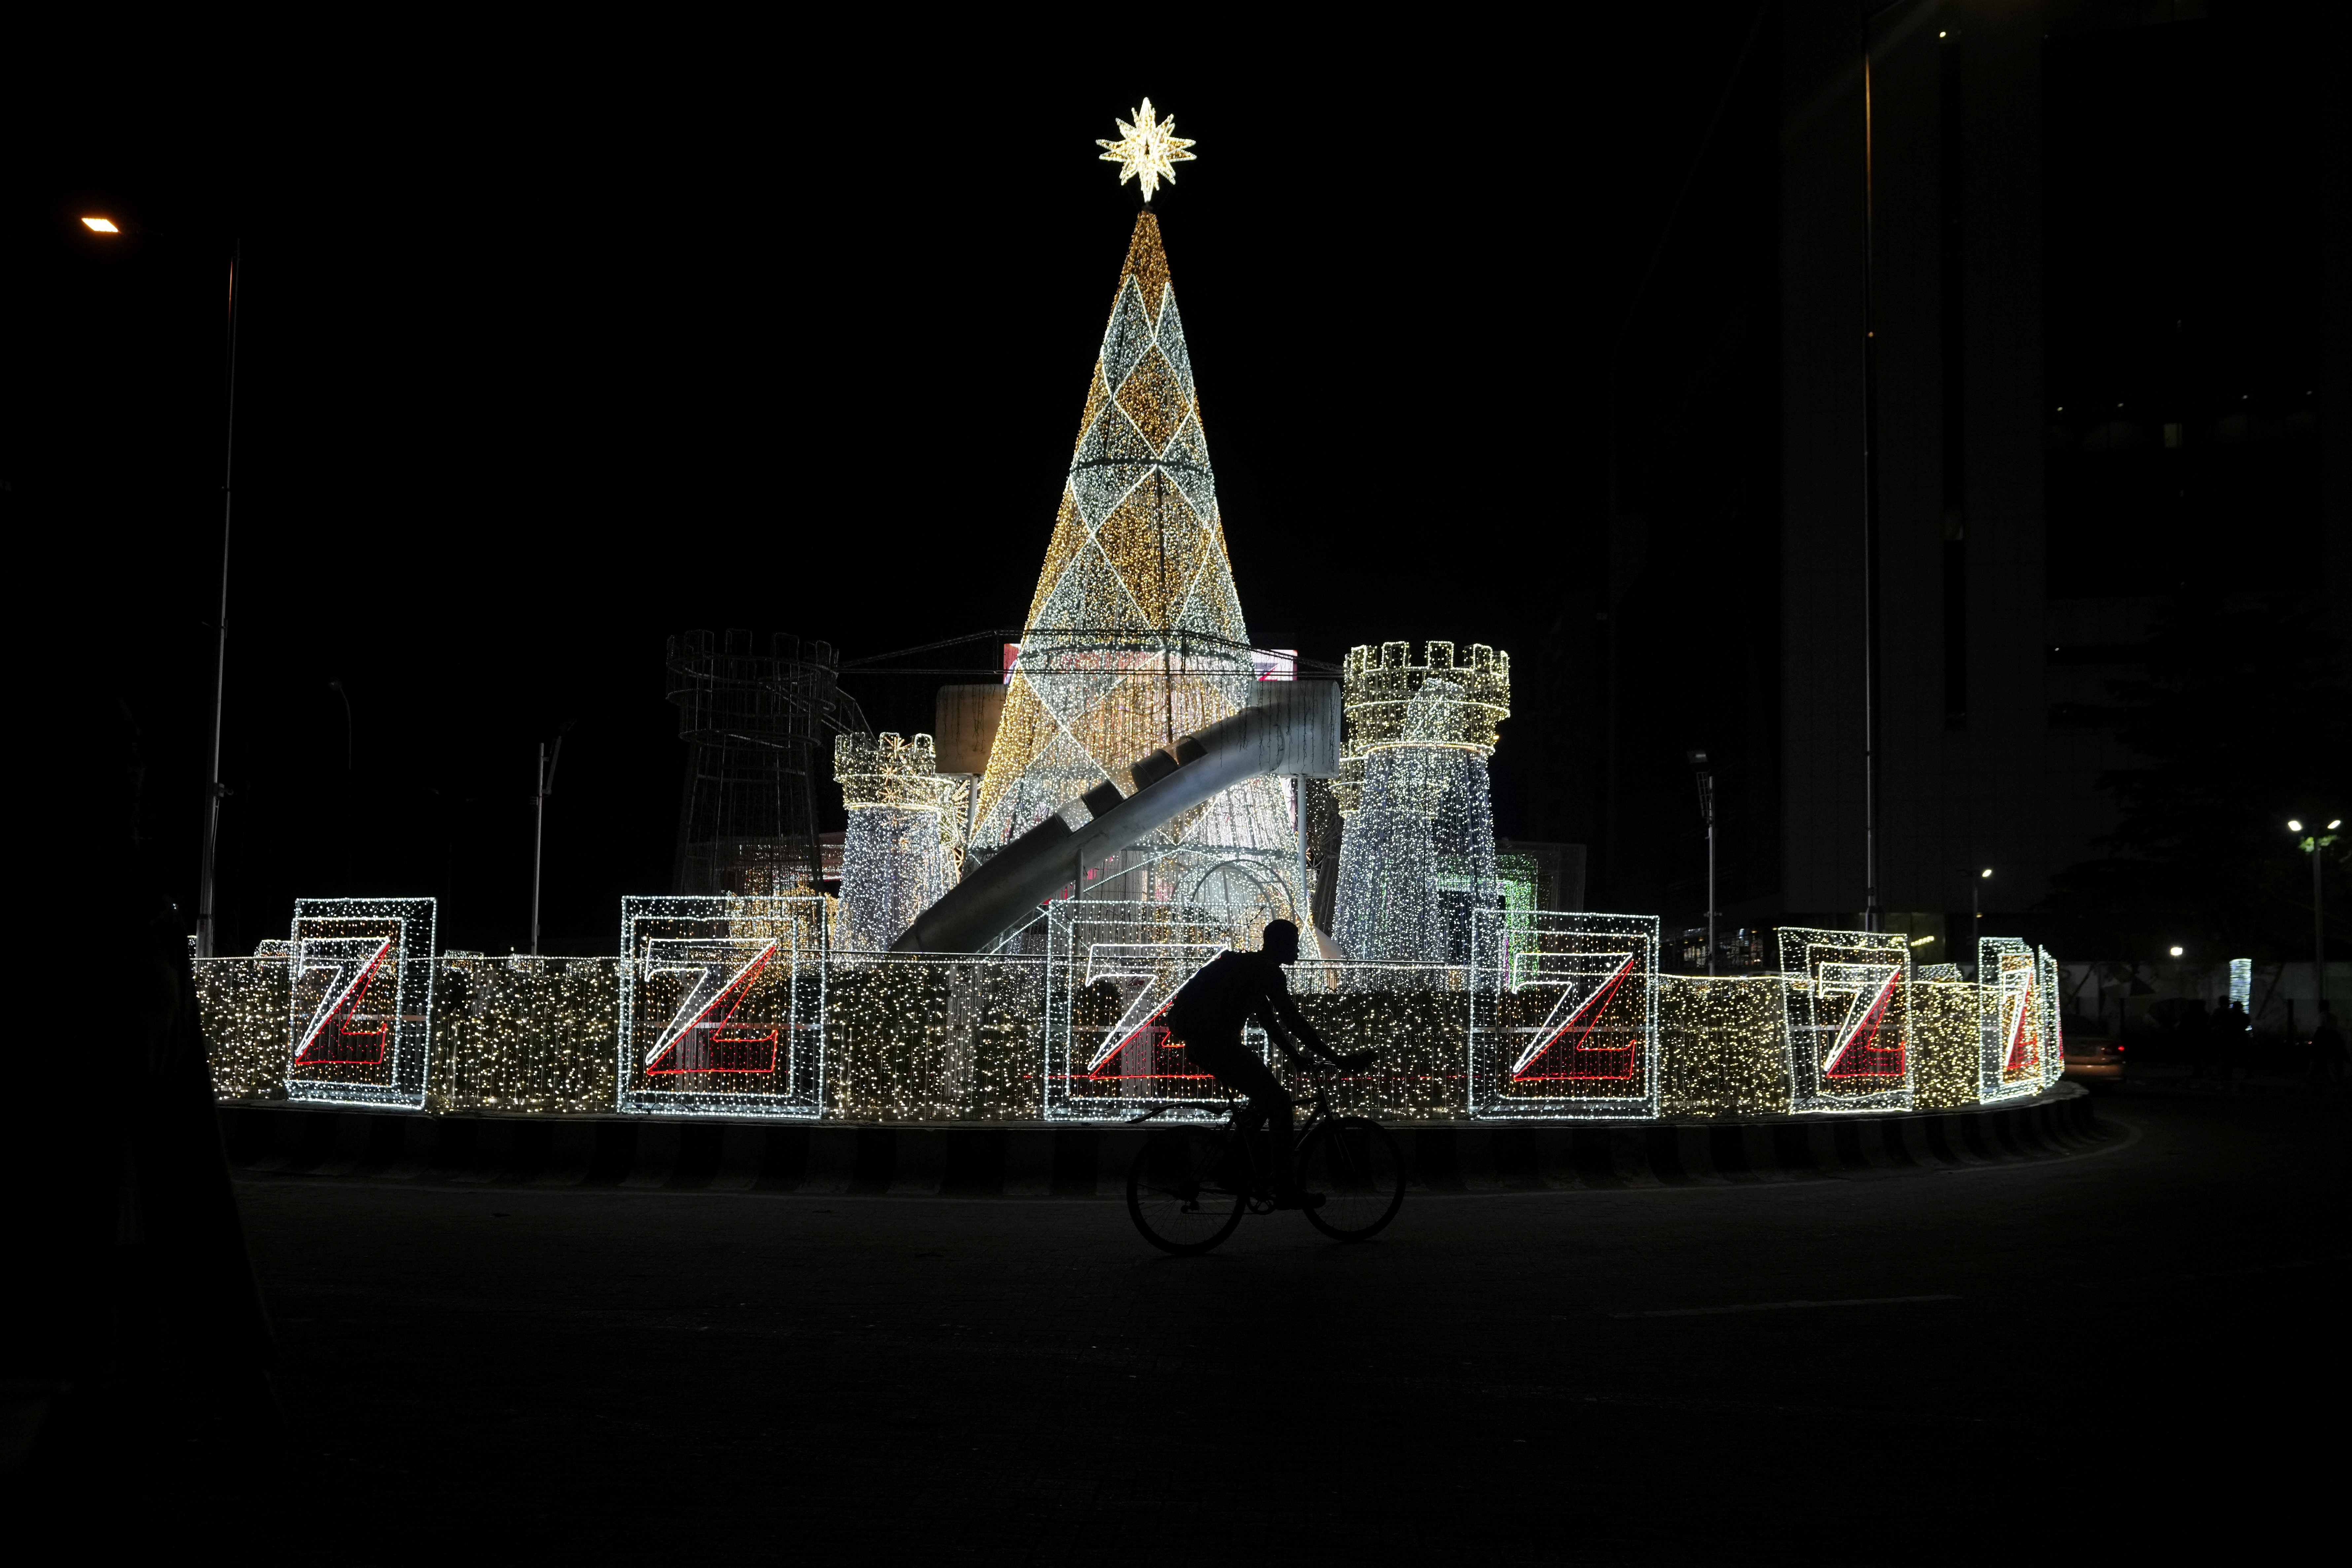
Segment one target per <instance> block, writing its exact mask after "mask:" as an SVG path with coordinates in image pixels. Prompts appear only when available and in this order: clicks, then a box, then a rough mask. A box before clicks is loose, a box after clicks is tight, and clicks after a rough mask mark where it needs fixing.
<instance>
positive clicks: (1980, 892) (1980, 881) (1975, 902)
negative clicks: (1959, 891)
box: [1969, 866, 1992, 920]
mask: <svg viewBox="0 0 2352 1568" xmlns="http://www.w3.org/2000/svg"><path fill="white" fill-rule="evenodd" d="M1991 879H1992V868H1991V867H1990V866H1988V867H1986V868H1984V869H1983V870H1981V871H1979V872H1978V873H1977V879H1976V880H1975V881H1973V882H1970V883H1969V914H1971V915H1973V916H1975V917H1976V918H1977V919H1978V920H1982V919H1984V885H1985V884H1986V883H1987V882H1989V881H1990V880H1991Z"/></svg>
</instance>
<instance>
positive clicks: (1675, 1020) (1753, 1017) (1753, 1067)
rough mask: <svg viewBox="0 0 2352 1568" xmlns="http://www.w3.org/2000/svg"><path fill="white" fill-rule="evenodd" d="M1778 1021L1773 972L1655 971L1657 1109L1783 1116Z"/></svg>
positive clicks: (1784, 1066)
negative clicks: (1657, 975) (1660, 973)
mask: <svg viewBox="0 0 2352 1568" xmlns="http://www.w3.org/2000/svg"><path fill="white" fill-rule="evenodd" d="M1785 1027H1786V1021H1785V1016H1784V1015H1783V1013H1782V1010H1781V998H1780V984H1779V982H1778V979H1777V977H1774V976H1763V977H1756V976H1748V975H1741V976H1738V977H1730V976H1718V977H1708V976H1706V975H1689V974H1671V975H1665V976H1663V977H1661V978H1660V980H1659V982H1658V1034H1659V1038H1660V1041H1661V1046H1662V1048H1661V1050H1660V1051H1659V1062H1658V1079H1659V1090H1658V1115H1659V1116H1661V1117H1663V1118H1666V1119H1668V1120H1674V1121H1683V1120H1699V1119H1706V1118H1713V1117H1743V1116H1780V1115H1784V1114H1786V1113H1787V1112H1788V1110H1789V1109H1790V1078H1789V1055H1788V1050H1787V1048H1786V1047H1787V1041H1786V1037H1785V1034H1784V1029H1785Z"/></svg>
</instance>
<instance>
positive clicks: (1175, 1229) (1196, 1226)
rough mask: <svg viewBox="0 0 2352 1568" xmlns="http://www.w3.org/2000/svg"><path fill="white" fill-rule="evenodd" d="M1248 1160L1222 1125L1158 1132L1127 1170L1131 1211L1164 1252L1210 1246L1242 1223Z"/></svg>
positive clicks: (1183, 1254) (1181, 1253) (1184, 1253)
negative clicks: (1229, 1141) (1226, 1134)
mask: <svg viewBox="0 0 2352 1568" xmlns="http://www.w3.org/2000/svg"><path fill="white" fill-rule="evenodd" d="M1247 1163H1248V1162H1247V1158H1246V1156H1244V1154H1243V1153H1242V1152H1241V1150H1240V1149H1238V1148H1237V1147H1234V1146H1232V1145H1230V1144H1228V1142H1226V1138H1225V1131H1224V1129H1223V1128H1222V1127H1220V1128H1214V1129H1211V1128H1202V1127H1171V1128H1167V1129H1164V1130H1162V1131H1158V1132H1154V1133H1153V1134H1152V1135H1151V1136H1150V1137H1149V1138H1147V1139H1145V1140H1144V1143H1143V1147H1142V1148H1141V1149H1139V1150H1138V1151H1136V1155H1135V1163H1133V1164H1132V1165H1129V1167H1128V1170H1127V1213H1128V1217H1129V1218H1130V1219H1132V1220H1134V1221H1135V1228H1136V1229H1138V1230H1139V1231H1141V1232H1142V1233H1143V1239H1144V1240H1146V1241H1148V1242H1150V1243H1151V1245H1152V1246H1154V1247H1158V1248H1160V1251H1162V1252H1170V1253H1173V1254H1175V1255H1176V1256H1177V1257H1179V1258H1189V1257H1192V1256H1193V1255H1194V1254H1196V1253H1202V1252H1206V1251H1208V1250H1209V1248H1211V1247H1214V1246H1216V1245H1217V1243H1219V1242H1221V1241H1223V1240H1224V1239H1225V1237H1229V1236H1231V1235H1233V1233H1234V1226H1238V1225H1240V1224H1241V1223H1242V1213H1243V1204H1244V1199H1246V1198H1247V1197H1248V1195H1249V1182H1248V1172H1247Z"/></svg>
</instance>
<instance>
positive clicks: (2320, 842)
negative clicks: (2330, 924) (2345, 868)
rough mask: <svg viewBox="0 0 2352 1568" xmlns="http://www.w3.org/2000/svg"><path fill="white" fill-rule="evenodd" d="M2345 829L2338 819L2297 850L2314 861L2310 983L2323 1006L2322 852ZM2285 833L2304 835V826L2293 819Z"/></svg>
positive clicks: (2310, 835)
mask: <svg viewBox="0 0 2352 1568" xmlns="http://www.w3.org/2000/svg"><path fill="white" fill-rule="evenodd" d="M2341 826H2344V819H2343V818H2342V817H2340V816H2339V817H2337V818H2336V819H2335V820H2334V821H2332V822H2330V823H2329V824H2328V825H2327V826H2326V827H2324V828H2315V829H2313V830H2312V831H2311V832H2310V833H2308V834H2306V835H2305V837H2304V840H2303V842H2302V844H2300V845H2299V846H2297V847H2298V848H2300V849H2301V850H2302V851H2303V852H2304V853H2305V854H2306V855H2308V856H2310V857H2311V981H2312V984H2313V985H2314V986H2315V987H2316V988H2317V990H2318V993H2319V999H2320V1001H2322V1002H2326V1000H2327V921H2326V918H2325V916H2324V915H2323V914H2322V912H2321V909H2320V902H2319V900H2320V888H2319V852H2320V851H2321V850H2323V849H2325V848H2326V847H2328V846H2329V845H2331V844H2333V843H2335V842H2336V829H2337V828H2339V827H2341ZM2286 829H2287V831H2288V832H2289V833H2302V832H2303V824H2302V823H2300V822H2296V821H2294V819H2292V818H2290V819H2289V820H2288V822H2287V825H2286Z"/></svg>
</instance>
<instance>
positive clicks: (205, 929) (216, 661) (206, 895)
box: [81, 214, 348, 958]
mask: <svg viewBox="0 0 2352 1568" xmlns="http://www.w3.org/2000/svg"><path fill="white" fill-rule="evenodd" d="M81 224H82V226H83V227H84V228H86V229H88V230H89V231H90V233H92V234H111V235H118V236H119V235H121V234H122V227H121V225H120V224H117V223H116V222H115V221H114V220H113V219H112V218H110V217H102V216H97V215H94V214H93V215H86V216H84V217H83V218H82V220H81ZM244 255H245V251H244V247H243V246H242V245H241V244H240V243H239V242H237V241H236V240H231V241H230V242H229V247H228V439H227V446H226V450H225V451H224V452H223V454H222V458H221V565H220V608H219V612H218V614H216V615H215V616H214V617H213V746H212V772H211V773H210V774H209V775H208V776H207V778H206V781H205V850H204V862H203V867H202V869H201V870H200V872H199V873H198V877H197V881H196V956H197V957H198V958H214V957H217V956H218V955H219V952H220V947H219V932H218V931H217V930H216V929H215V926H216V923H217V922H216V921H215V919H214V912H213V903H214V890H215V888H216V886H217V885H218V882H219V878H218V876H217V875H216V872H217V870H218V867H219V862H220V808H221V801H222V800H223V799H224V798H225V797H226V795H228V791H227V790H226V789H225V788H223V787H222V786H221V776H220V775H221V710H222V707H223V704H224V703H225V701H226V698H227V695H228V544H229V517H230V502H231V489H230V486H231V483H232V481H233V480H234V479H235V478H236V278H237V274H238V273H239V272H241V271H243V270H244V266H243V262H244ZM346 750H348V748H346Z"/></svg>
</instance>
